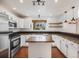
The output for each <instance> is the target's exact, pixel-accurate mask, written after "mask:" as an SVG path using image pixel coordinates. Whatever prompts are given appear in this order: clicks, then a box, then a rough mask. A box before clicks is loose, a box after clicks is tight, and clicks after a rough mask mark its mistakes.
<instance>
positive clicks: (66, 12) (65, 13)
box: [64, 11, 67, 23]
mask: <svg viewBox="0 0 79 59" xmlns="http://www.w3.org/2000/svg"><path fill="white" fill-rule="evenodd" d="M64 13H65V18H66V14H67V11H64ZM64 22H65V23H67V20H65V21H64Z"/></svg>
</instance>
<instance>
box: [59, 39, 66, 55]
mask: <svg viewBox="0 0 79 59" xmlns="http://www.w3.org/2000/svg"><path fill="white" fill-rule="evenodd" d="M60 44H61V45H60V49H61V51H62V53H63V54H64V55H66V39H64V38H61V43H60Z"/></svg>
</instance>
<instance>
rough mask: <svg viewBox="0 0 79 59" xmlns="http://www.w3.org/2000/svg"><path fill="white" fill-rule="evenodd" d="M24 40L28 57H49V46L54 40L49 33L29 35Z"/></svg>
mask: <svg viewBox="0 0 79 59" xmlns="http://www.w3.org/2000/svg"><path fill="white" fill-rule="evenodd" d="M26 42H28V43H29V46H28V53H29V54H28V57H29V58H51V48H52V43H53V42H54V41H53V40H52V38H51V36H50V35H35V36H31V37H30V38H29V39H28V40H27V41H26Z"/></svg>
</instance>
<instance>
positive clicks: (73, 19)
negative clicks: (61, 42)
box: [71, 6, 75, 21]
mask: <svg viewBox="0 0 79 59" xmlns="http://www.w3.org/2000/svg"><path fill="white" fill-rule="evenodd" d="M74 9H75V6H72V12H73V18H72V20H71V21H75V18H74Z"/></svg>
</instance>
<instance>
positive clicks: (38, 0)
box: [32, 0, 45, 6]
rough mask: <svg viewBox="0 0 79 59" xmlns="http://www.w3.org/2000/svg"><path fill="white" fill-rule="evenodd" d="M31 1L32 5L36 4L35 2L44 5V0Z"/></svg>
mask: <svg viewBox="0 0 79 59" xmlns="http://www.w3.org/2000/svg"><path fill="white" fill-rule="evenodd" d="M32 2H33V5H36V4H38V5H43V6H44V5H45V1H41V0H37V1H32Z"/></svg>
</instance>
